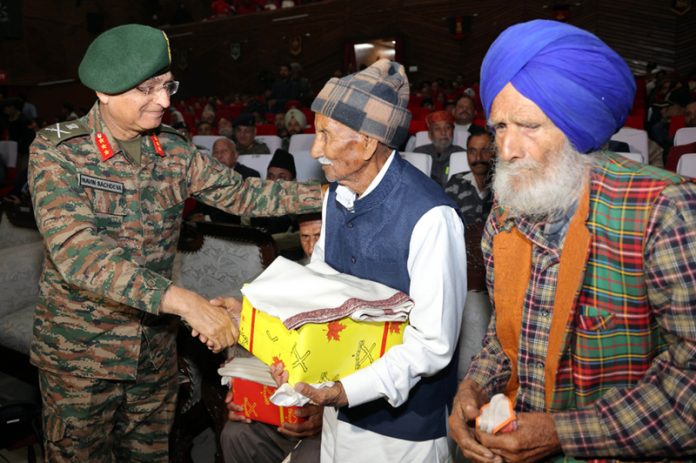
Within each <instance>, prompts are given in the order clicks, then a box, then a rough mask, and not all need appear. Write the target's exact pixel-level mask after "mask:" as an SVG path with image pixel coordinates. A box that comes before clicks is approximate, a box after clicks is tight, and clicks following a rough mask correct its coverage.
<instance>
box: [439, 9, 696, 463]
mask: <svg viewBox="0 0 696 463" xmlns="http://www.w3.org/2000/svg"><path fill="white" fill-rule="evenodd" d="M634 91H635V83H634V80H633V77H632V76H631V73H630V71H629V69H628V67H627V66H626V63H625V62H624V61H623V60H622V59H621V57H620V56H618V55H617V54H616V53H615V52H614V51H613V50H611V49H610V48H609V47H608V46H607V45H606V44H605V43H603V42H602V41H601V40H600V39H598V38H597V37H596V36H594V35H593V34H590V33H588V32H586V31H583V30H581V29H578V28H576V27H573V26H570V25H567V24H563V23H559V22H554V21H544V20H536V21H530V22H527V23H522V24H517V25H515V26H512V27H510V28H509V29H507V30H505V31H504V32H503V33H502V34H501V35H500V37H498V39H497V40H496V41H495V42H494V43H493V45H492V46H491V48H490V50H489V51H488V53H487V55H486V57H485V59H484V62H483V65H482V68H481V97H482V101H483V105H484V108H485V110H486V114H487V116H488V119H489V123H490V125H491V127H492V128H493V129H494V130H495V141H496V146H497V150H498V159H497V164H496V171H495V177H494V181H493V190H494V194H495V203H494V206H493V211H492V213H491V214H490V216H489V218H488V221H487V223H486V227H485V230H484V234H483V240H482V249H483V257H484V262H485V264H486V284H487V286H488V291H489V294H491V295H492V299H493V315H492V317H491V322H490V325H489V328H488V333H487V335H486V337H485V339H484V341H483V346H482V349H481V350H480V351H479V353H478V354H476V356H475V357H474V359H473V360H472V363H471V366H470V368H469V370H468V371H467V374H466V376H465V378H464V380H463V381H462V382H461V383H460V385H459V389H458V392H457V395H456V397H455V401H454V407H453V412H452V415H451V416H450V430H451V434H452V436H453V437H454V439H455V440H456V442H457V444H458V445H459V447H460V449H461V450H462V453H463V454H464V456H465V457H466V458H467V459H469V460H470V461H473V462H490V463H494V462H495V463H497V462H500V463H502V462H503V461H513V462H516V461H520V462H521V461H524V462H531V461H554V460H558V461H561V460H563V461H574V459H575V458H578V459H583V460H588V459H589V460H592V461H606V460H603V459H612V461H616V459H627V460H635V459H641V460H646V459H647V460H650V459H659V460H660V461H664V458H672V457H675V458H680V457H682V458H683V457H688V456H689V455H691V456H693V455H696V421H695V420H694V417H696V401H695V400H694V397H696V379H695V378H696V233H694V228H695V227H694V225H695V224H696V185H694V184H693V183H691V182H688V181H687V180H686V179H685V178H683V177H679V176H677V175H674V174H672V173H669V172H666V171H663V170H660V169H657V168H654V167H651V166H648V165H645V164H640V163H636V162H633V161H630V160H628V159H625V158H623V157H621V156H618V155H616V154H614V153H611V152H608V151H603V150H601V149H600V148H601V147H602V146H603V145H604V144H605V142H606V141H607V140H608V139H609V137H610V136H611V135H612V134H613V133H614V132H616V131H617V130H618V129H619V128H620V127H621V126H622V125H623V122H624V120H625V118H626V116H627V114H628V113H629V111H630V109H631V105H632V101H633V94H634ZM495 394H503V395H504V396H505V397H504V398H502V400H500V398H496V400H495V401H491V399H492V397H493V396H494V395H495ZM506 400H509V403H510V404H511V407H509V408H508V407H506V406H505V403H506ZM489 402H490V405H489V407H488V408H487V409H486V412H485V413H481V411H480V410H481V407H483V406H485V405H486V404H488V403H489ZM498 403H501V404H502V408H497V407H496V404H498ZM474 420H476V425H473V423H474ZM513 420H514V421H513ZM490 430H493V432H492V433H491V432H490ZM496 430H500V431H498V432H497V433H496V432H495V431H496ZM505 431H508V432H505Z"/></svg>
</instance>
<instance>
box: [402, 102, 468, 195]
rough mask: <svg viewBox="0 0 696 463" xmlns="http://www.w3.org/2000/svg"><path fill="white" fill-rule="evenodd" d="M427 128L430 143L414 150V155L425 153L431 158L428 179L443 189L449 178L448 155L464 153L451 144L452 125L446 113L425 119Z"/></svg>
mask: <svg viewBox="0 0 696 463" xmlns="http://www.w3.org/2000/svg"><path fill="white" fill-rule="evenodd" d="M425 124H426V126H427V127H428V138H430V141H431V143H429V144H427V145H423V146H419V147H418V148H416V149H414V150H413V151H415V152H416V153H425V154H428V155H430V156H431V157H432V158H433V167H432V170H431V171H430V178H432V179H433V180H435V181H436V182H437V183H438V184H439V185H440V186H442V187H444V186H445V184H446V183H447V177H448V176H449V160H450V155H451V154H452V153H454V152H457V151H464V148H462V147H461V146H459V145H453V144H452V135H453V130H454V123H453V120H452V115H451V114H450V113H448V112H447V111H435V112H433V113H430V114H428V115H427V116H426V117H425Z"/></svg>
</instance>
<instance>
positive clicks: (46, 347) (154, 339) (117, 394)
mask: <svg viewBox="0 0 696 463" xmlns="http://www.w3.org/2000/svg"><path fill="white" fill-rule="evenodd" d="M156 132H157V133H153V134H145V135H143V137H142V156H141V162H140V165H138V164H136V163H134V162H132V160H130V159H129V158H128V156H127V155H125V154H124V152H123V151H121V150H120V148H119V145H118V142H117V141H116V140H115V139H114V138H113V136H112V135H111V133H110V132H109V130H108V128H107V127H106V126H105V125H104V123H103V121H102V119H101V118H100V111H99V106H98V104H95V106H94V107H93V108H92V110H91V111H90V112H89V114H88V115H87V116H85V117H84V118H81V119H79V120H77V121H70V122H63V123H60V124H56V125H54V126H51V127H48V128H46V129H43V130H42V131H40V132H39V133H38V135H37V137H36V140H35V141H34V143H33V144H32V147H31V155H30V161H29V185H30V188H31V193H32V200H33V203H34V211H35V216H36V222H37V225H38V227H39V230H40V231H41V234H42V235H43V239H44V246H45V249H46V259H45V261H44V268H43V272H42V275H41V279H40V301H39V303H38V305H37V307H36V312H35V315H34V328H33V330H34V333H33V341H32V346H31V361H32V363H33V364H34V365H36V366H37V367H38V368H39V369H40V372H41V387H42V394H43V396H44V427H45V434H46V439H47V440H48V442H47V443H48V445H47V449H48V450H49V451H55V452H56V454H55V456H50V455H49V456H47V461H53V458H55V459H61V460H65V461H70V460H74V461H78V460H80V459H83V460H82V461H109V460H110V459H111V458H112V456H111V453H110V452H111V451H110V449H106V450H104V449H101V448H95V445H97V444H95V443H94V442H92V440H91V438H90V437H89V435H95V434H102V433H106V435H109V434H110V433H112V432H113V433H114V435H113V436H112V437H111V439H112V440H114V449H113V451H114V453H116V458H117V459H118V460H122V459H128V460H129V461H136V460H140V459H142V460H147V461H160V460H161V461H166V458H167V435H168V432H169V429H170V427H171V422H172V417H173V410H174V405H175V399H176V384H175V373H176V346H175V334H176V321H177V320H178V318H177V317H174V316H165V315H163V316H160V315H159V308H160V304H161V301H162V298H163V296H164V293H165V291H166V290H167V288H168V287H169V286H170V285H171V283H172V282H171V280H170V277H171V271H172V263H173V260H174V255H175V252H176V246H177V241H178V238H179V229H180V225H181V221H182V210H183V207H184V201H185V200H186V198H188V197H189V196H192V197H194V198H196V199H197V200H199V201H202V202H204V203H208V204H211V205H214V206H216V207H218V208H221V209H224V210H226V211H228V212H230V213H232V214H236V215H285V214H288V213H302V212H312V211H318V210H320V208H321V204H320V202H321V200H320V190H319V186H318V185H301V184H296V183H291V182H275V183H274V182H268V183H264V182H262V181H261V180H260V179H258V178H249V179H246V180H243V179H242V177H241V175H239V174H238V173H236V172H235V171H234V170H232V169H228V168H227V167H225V166H223V165H222V164H220V163H219V162H217V161H215V160H213V159H212V158H209V157H206V156H205V155H202V154H200V153H199V152H198V151H197V150H195V148H194V147H193V145H191V144H190V143H188V142H187V141H186V140H185V139H184V138H183V137H182V136H181V135H180V134H179V133H178V132H176V131H175V130H173V129H171V128H168V127H166V126H162V127H161V128H160V129H158V130H157V131H156ZM112 148H113V149H112ZM114 149H115V152H114ZM104 380H107V381H104ZM65 382H69V383H70V384H67V383H65ZM61 384H65V386H61ZM67 387H72V388H73V389H75V388H77V390H78V391H79V390H83V391H84V394H83V395H84V397H81V396H80V394H77V395H74V394H73V395H72V396H70V397H67V393H66V392H65V388H67ZM119 388H120V389H119ZM109 391H110V392H109ZM156 391H160V392H161V394H155V392H156ZM134 397H135V398H134ZM88 400H92V401H93V402H96V405H95V403H92V404H88V403H86V401H88ZM124 402H127V403H125V404H124ZM97 406H98V407H97ZM119 406H120V409H119V412H118V413H121V414H122V413H124V410H125V413H127V414H129V415H128V417H127V419H126V420H125V422H127V423H128V422H135V423H137V421H138V419H142V415H144V416H150V422H149V424H148V425H147V427H143V428H142V429H125V428H119V426H118V425H117V426H116V428H113V421H114V413H115V410H116V409H117V408H119ZM86 407H91V408H86ZM95 413H96V414H97V415H102V416H101V417H99V419H96V418H94V416H93V415H95ZM117 415H118V414H117ZM138 415H141V417H140V418H138ZM99 420H103V421H99ZM115 421H117V422H118V420H115ZM121 422H123V420H121ZM109 423H111V425H112V427H111V428H104V427H103V426H104V425H108V424H109ZM99 426H102V428H101V429H99ZM129 426H130V427H131V428H132V427H133V426H132V423H131V424H129ZM80 427H81V428H83V429H82V430H81V431H79V430H78V428H80ZM66 429H67V430H68V433H67V434H66ZM71 430H72V431H73V433H75V434H76V433H78V432H82V433H83V434H85V441H84V442H76V441H75V440H76V439H77V440H80V439H81V437H80V436H77V437H75V435H72V434H71V432H70V431H71ZM68 435H70V438H71V439H72V441H71V442H61V441H62V439H65V438H67V437H66V436H68ZM119 439H121V440H123V441H124V442H127V441H129V439H130V440H131V441H138V440H140V441H141V445H140V446H135V447H134V446H133V445H131V444H124V443H120V444H119ZM53 444H55V445H53ZM66 444H67V445H66ZM100 445H101V444H100ZM128 445H130V450H128V449H127V448H120V449H119V446H126V447H128ZM106 451H108V454H106V455H105V454H102V453H103V452H106ZM128 451H130V452H135V453H130V454H128V453H124V452H128ZM72 452H78V453H72ZM79 452H83V453H79ZM84 458H88V460H84Z"/></svg>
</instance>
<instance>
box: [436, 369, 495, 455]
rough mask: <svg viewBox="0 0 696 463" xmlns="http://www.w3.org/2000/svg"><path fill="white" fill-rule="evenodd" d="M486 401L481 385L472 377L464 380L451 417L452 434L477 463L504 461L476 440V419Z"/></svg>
mask: <svg viewBox="0 0 696 463" xmlns="http://www.w3.org/2000/svg"><path fill="white" fill-rule="evenodd" d="M485 403H486V396H485V394H484V393H483V391H482V390H481V387H480V386H479V385H478V384H476V383H475V382H474V381H472V380H470V379H465V380H463V381H462V382H461V383H460V384H459V388H458V389H457V395H456V396H455V397H454V403H453V405H452V414H451V415H450V417H449V427H450V435H451V436H452V438H453V439H454V440H455V442H456V443H457V445H459V448H460V449H461V450H462V455H464V457H465V458H467V459H468V460H470V461H472V462H476V463H502V461H503V460H502V457H500V456H498V455H496V454H494V453H493V452H492V451H491V450H490V449H489V448H488V447H486V446H484V445H482V444H481V443H479V442H478V441H477V440H476V432H475V426H476V424H475V420H476V417H477V416H479V414H480V413H481V412H480V409H481V407H482V406H483V405H484V404H485Z"/></svg>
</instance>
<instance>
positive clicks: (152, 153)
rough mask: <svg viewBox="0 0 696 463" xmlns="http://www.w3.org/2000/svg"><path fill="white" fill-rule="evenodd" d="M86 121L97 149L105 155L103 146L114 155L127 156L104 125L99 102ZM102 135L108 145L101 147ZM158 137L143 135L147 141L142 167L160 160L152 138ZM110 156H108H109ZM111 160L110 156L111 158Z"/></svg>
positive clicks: (144, 145) (93, 107)
mask: <svg viewBox="0 0 696 463" xmlns="http://www.w3.org/2000/svg"><path fill="white" fill-rule="evenodd" d="M85 119H86V125H87V127H88V128H89V130H90V138H91V140H92V142H93V143H94V144H95V145H97V149H98V150H99V151H100V152H102V153H103V149H104V148H103V146H106V147H107V148H106V149H109V148H113V155H116V154H121V155H123V156H125V153H124V152H123V148H121V144H120V143H119V142H118V140H117V139H116V138H115V137H114V136H113V134H112V133H111V130H109V127H107V125H106V124H105V123H104V119H102V117H101V111H100V110H99V101H97V102H96V103H94V106H92V109H91V110H90V111H89V113H87V115H86V116H85ZM100 134H101V137H104V138H105V139H106V141H107V142H108V143H106V144H103V145H101V147H100V140H101V137H100V136H99V135H100ZM153 135H154V136H157V134H156V133H155V132H152V133H144V134H142V136H143V139H144V140H145V143H144V144H143V145H142V156H141V165H142V164H145V163H150V162H152V161H153V160H154V159H155V158H158V157H159V156H157V149H156V148H155V146H154V142H153V140H152V136H153ZM107 156H108V155H107ZM109 158H110V156H109ZM102 159H104V154H102Z"/></svg>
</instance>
